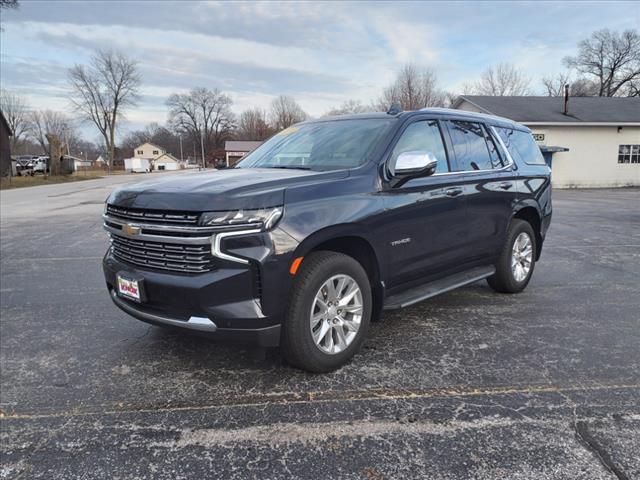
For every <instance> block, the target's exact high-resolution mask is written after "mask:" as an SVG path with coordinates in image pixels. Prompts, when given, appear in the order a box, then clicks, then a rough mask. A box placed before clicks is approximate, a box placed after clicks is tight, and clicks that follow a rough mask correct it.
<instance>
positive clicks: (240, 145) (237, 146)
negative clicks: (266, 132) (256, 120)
mask: <svg viewBox="0 0 640 480" xmlns="http://www.w3.org/2000/svg"><path fill="white" fill-rule="evenodd" d="M262 143H263V142H253V141H249V140H227V141H226V142H224V149H225V150H226V151H227V152H250V151H252V150H255V149H256V148H258V147H259V146H260V145H262Z"/></svg>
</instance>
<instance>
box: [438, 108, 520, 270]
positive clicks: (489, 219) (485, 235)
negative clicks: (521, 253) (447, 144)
mask: <svg viewBox="0 0 640 480" xmlns="http://www.w3.org/2000/svg"><path fill="white" fill-rule="evenodd" d="M446 124H447V127H448V132H449V135H450V138H451V143H452V144H453V152H454V154H455V160H456V167H455V168H456V170H457V171H459V172H460V173H461V174H462V177H463V185H464V197H465V199H466V202H467V210H466V211H467V225H468V235H467V240H468V248H467V250H466V255H465V260H466V261H469V262H475V261H478V260H482V259H484V258H489V257H494V256H496V255H498V254H499V253H500V251H501V250H502V247H503V246H504V242H505V240H506V233H507V228H508V226H509V221H510V219H511V213H512V211H513V207H514V205H515V203H516V201H517V186H516V181H515V176H514V171H513V166H512V165H511V163H510V162H509V160H508V158H507V157H506V155H505V153H504V152H503V151H502V149H501V148H499V147H498V145H499V142H498V139H497V137H496V136H495V132H494V130H493V128H491V127H490V126H488V125H486V124H484V122H479V121H468V120H450V121H447V122H446Z"/></svg>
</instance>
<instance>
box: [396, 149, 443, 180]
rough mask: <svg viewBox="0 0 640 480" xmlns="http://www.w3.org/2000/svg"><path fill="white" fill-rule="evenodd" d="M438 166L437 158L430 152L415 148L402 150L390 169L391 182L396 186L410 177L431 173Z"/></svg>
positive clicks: (424, 175)
mask: <svg viewBox="0 0 640 480" xmlns="http://www.w3.org/2000/svg"><path fill="white" fill-rule="evenodd" d="M437 167H438V159H437V158H436V157H435V155H434V154H433V153H431V152H425V151H422V150H416V151H411V152H402V153H401V154H400V155H398V158H397V160H396V164H395V166H394V167H393V168H392V169H391V172H390V173H391V176H392V177H393V180H392V181H391V184H392V186H393V187H397V186H399V185H401V184H403V183H404V182H406V181H407V180H409V179H411V178H417V177H427V176H429V175H433V174H434V173H435V171H436V168H437Z"/></svg>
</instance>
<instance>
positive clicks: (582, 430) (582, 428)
mask: <svg viewBox="0 0 640 480" xmlns="http://www.w3.org/2000/svg"><path fill="white" fill-rule="evenodd" d="M574 429H575V432H576V437H577V438H578V441H579V442H580V443H581V444H582V445H583V446H584V447H585V448H586V449H587V450H589V451H590V452H591V453H593V454H594V455H595V456H596V458H597V459H598V460H599V461H600V463H601V464H602V466H603V467H604V468H606V469H607V470H608V471H609V472H611V473H612V474H613V475H615V477H616V478H617V479H618V480H629V477H628V476H627V475H626V474H625V473H624V472H623V471H622V470H621V469H620V468H619V467H618V466H617V465H616V463H615V462H614V460H613V459H612V458H611V455H609V453H608V452H607V451H606V450H605V449H604V448H603V447H602V445H600V444H599V443H598V441H597V440H596V439H595V437H594V436H593V435H592V434H591V432H589V428H588V426H587V422H584V421H578V422H575V424H574Z"/></svg>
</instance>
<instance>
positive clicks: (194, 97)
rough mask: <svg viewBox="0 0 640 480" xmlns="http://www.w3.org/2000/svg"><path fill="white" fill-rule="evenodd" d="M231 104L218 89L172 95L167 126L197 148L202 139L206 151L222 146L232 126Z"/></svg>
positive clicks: (202, 89) (169, 102)
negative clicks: (184, 134)
mask: <svg viewBox="0 0 640 480" xmlns="http://www.w3.org/2000/svg"><path fill="white" fill-rule="evenodd" d="M232 104H233V102H232V100H231V98H230V97H229V96H228V95H225V94H224V93H222V92H221V91H220V90H218V89H217V88H215V89H213V90H209V89H207V88H204V87H197V88H194V89H192V90H191V91H189V93H174V94H173V95H171V96H170V97H169V98H168V100H167V106H168V107H169V125H170V126H171V127H172V128H174V129H175V130H176V131H177V132H181V133H186V134H188V135H190V136H191V137H192V140H193V141H194V142H197V143H198V144H200V139H201V138H202V143H203V145H204V146H205V149H206V150H207V151H208V150H209V149H213V148H216V147H220V146H222V143H223V142H224V140H225V139H226V138H228V137H229V136H230V135H231V131H232V130H233V128H234V125H235V117H234V115H233V112H231V105H232Z"/></svg>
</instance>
